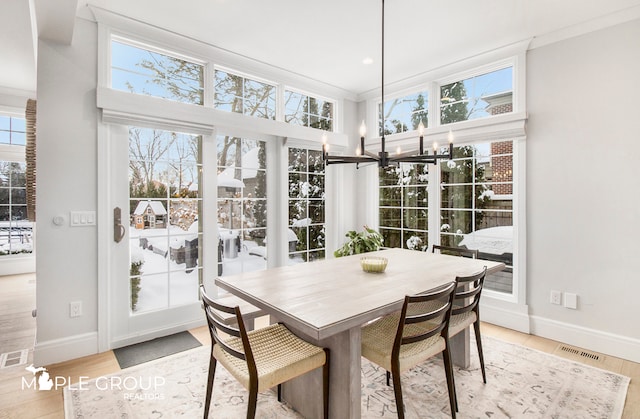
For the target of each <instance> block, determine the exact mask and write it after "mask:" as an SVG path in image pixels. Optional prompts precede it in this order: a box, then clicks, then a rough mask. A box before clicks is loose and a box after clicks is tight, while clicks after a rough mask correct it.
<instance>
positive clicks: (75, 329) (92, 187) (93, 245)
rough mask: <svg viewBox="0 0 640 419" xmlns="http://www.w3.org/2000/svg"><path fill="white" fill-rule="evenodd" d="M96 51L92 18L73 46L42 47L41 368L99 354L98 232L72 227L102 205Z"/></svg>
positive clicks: (39, 161) (39, 157) (37, 359)
mask: <svg viewBox="0 0 640 419" xmlns="http://www.w3.org/2000/svg"><path fill="white" fill-rule="evenodd" d="M96 46H97V26H96V25H95V24H94V23H89V22H87V21H84V20H77V23H76V29H75V35H74V39H73V43H72V45H70V46H65V45H60V44H56V43H54V42H50V41H42V40H41V41H40V42H39V45H38V54H39V57H38V90H37V91H38V110H37V112H38V146H37V147H38V148H37V163H36V164H37V168H38V192H37V194H38V195H37V204H36V205H37V207H36V211H37V214H38V221H37V228H38V240H37V243H36V249H37V255H38V256H37V261H36V270H37V275H38V282H37V291H36V295H37V299H36V300H37V308H38V317H37V323H38V330H37V345H36V350H35V360H34V362H35V363H36V364H37V365H43V364H46V363H48V362H51V361H52V360H61V359H70V358H73V357H75V356H79V355H85V354H87V353H95V352H97V340H96V338H97V336H96V335H97V333H96V331H97V324H98V312H97V298H98V292H97V290H98V286H97V230H96V228H95V227H69V211H72V210H82V211H95V210H96V205H97V196H96V185H97V172H96V163H97V162H96V138H97V131H96V130H97V117H98V113H97V108H96V83H97V68H96V67H97V58H96V57H97V54H96ZM58 215H60V216H63V217H64V218H65V224H64V225H63V226H60V227H58V226H55V225H54V224H53V222H52V219H53V217H54V216H58ZM71 301H82V304H83V315H82V316H81V317H76V318H70V317H69V302H71ZM62 348H64V349H62ZM61 350H64V352H63V353H58V354H57V356H58V358H57V359H52V354H56V352H60V351H61ZM74 351H75V353H74Z"/></svg>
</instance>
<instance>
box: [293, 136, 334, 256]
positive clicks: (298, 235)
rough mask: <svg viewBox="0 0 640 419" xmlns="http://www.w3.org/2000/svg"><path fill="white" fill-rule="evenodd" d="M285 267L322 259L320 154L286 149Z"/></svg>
mask: <svg viewBox="0 0 640 419" xmlns="http://www.w3.org/2000/svg"><path fill="white" fill-rule="evenodd" d="M287 171H288V174H289V229H288V234H287V238H288V241H289V260H288V263H289V264H295V263H300V262H308V261H314V260H318V259H324V257H325V205H324V203H325V174H324V164H323V161H322V152H321V151H318V150H308V149H305V148H289V164H288V169H287Z"/></svg>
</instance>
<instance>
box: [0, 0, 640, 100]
mask: <svg viewBox="0 0 640 419" xmlns="http://www.w3.org/2000/svg"><path fill="white" fill-rule="evenodd" d="M30 3H32V4H33V5H34V9H35V10H33V13H31V12H32V11H31V10H30V8H29V5H30ZM87 3H88V4H90V5H93V6H97V7H100V8H103V9H107V10H111V11H113V12H116V13H118V14H122V15H125V16H130V17H133V18H134V19H137V20H140V21H143V22H147V23H151V24H153V25H156V26H159V27H163V28H167V29H169V30H171V31H174V32H177V33H180V34H184V35H186V36H189V37H191V38H195V39H198V40H202V41H204V42H207V43H209V44H212V45H215V46H217V47H220V48H223V49H226V50H229V51H232V52H235V53H237V54H240V55H243V56H247V57H251V58H254V59H256V60H258V61H261V62H264V63H267V64H270V65H273V66H275V67H279V68H283V69H287V70H289V71H293V72H295V73H298V74H301V75H304V76H306V77H310V78H312V79H315V80H318V81H321V82H324V83H328V84H330V85H332V86H335V87H338V88H341V89H344V90H346V91H349V92H351V93H354V94H359V93H363V92H366V91H368V90H371V89H374V88H377V87H379V85H380V57H381V54H380V45H381V39H380V38H381V30H380V26H381V22H380V20H381V1H380V0H348V1H347V0H323V1H300V0H271V1H263V0H262V1H261V0H181V1H175V0H136V1H131V0H56V1H55V2H53V1H51V0H2V1H1V2H0V57H2V66H1V67H0V88H2V87H4V88H13V89H20V90H25V91H35V89H36V81H35V80H36V71H35V58H34V51H33V47H34V42H33V39H34V37H33V35H32V34H33V33H36V32H37V33H39V34H40V36H41V37H44V38H49V39H54V40H57V41H59V42H67V43H68V42H69V40H70V39H71V35H72V30H73V18H74V16H75V13H76V9H77V10H78V11H79V12H80V13H81V14H82V12H83V10H84V9H86V4H87ZM54 5H55V6H54ZM385 9H386V10H385V37H386V41H385V45H386V50H385V79H386V81H388V82H391V81H396V80H402V79H404V78H407V77H410V76H414V75H416V74H420V73H423V72H426V71H429V70H433V69H435V68H438V67H440V66H443V65H446V64H449V63H453V62H456V61H458V60H460V59H463V58H466V57H470V56H474V55H477V54H480V53H483V52H487V51H490V50H493V49H495V48H499V47H503V46H506V45H509V44H512V43H515V42H518V41H522V40H527V39H534V42H535V40H536V39H554V37H555V38H560V37H562V36H566V35H563V34H579V33H583V32H585V31H589V30H593V29H597V28H600V27H605V26H608V25H613V24H617V23H619V22H622V21H627V20H631V19H635V18H640V0H607V1H604V0H560V1H559V0H456V1H451V0H428V1H427V0H387V1H386V4H385ZM84 12H85V15H86V10H84ZM32 22H37V23H32ZM34 27H37V31H36V30H33V29H32V28H34ZM366 57H370V58H371V59H372V60H373V64H371V65H365V64H363V62H362V61H363V59H364V58H366Z"/></svg>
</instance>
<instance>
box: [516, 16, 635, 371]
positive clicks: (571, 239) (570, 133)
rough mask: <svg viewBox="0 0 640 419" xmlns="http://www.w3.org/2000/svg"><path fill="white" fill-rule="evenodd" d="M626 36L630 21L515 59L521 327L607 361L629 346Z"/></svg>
mask: <svg viewBox="0 0 640 419" xmlns="http://www.w3.org/2000/svg"><path fill="white" fill-rule="evenodd" d="M638 39H640V21H638V20H636V21H633V22H630V23H626V24H622V25H619V26H615V27H612V28H608V29H604V30H601V31H598V32H594V33H591V34H587V35H583V36H580V37H578V38H573V39H569V40H566V41H562V42H558V43H555V44H551V45H547V46H544V47H541V48H538V49H535V50H532V51H530V52H529V53H528V56H527V110H528V114H529V120H528V123H527V179H528V181H527V191H528V192H527V214H528V219H527V237H528V251H527V266H528V270H527V281H528V304H529V307H530V314H531V315H532V328H531V330H532V333H534V334H538V335H543V336H547V337H552V338H555V339H561V340H563V341H565V342H568V343H573V344H576V345H581V346H583V347H586V348H590V349H593V350H600V351H603V352H609V353H611V351H612V349H615V348H612V346H616V345H617V346H621V345H622V346H624V345H630V346H634V345H635V347H636V351H637V348H638V347H640V346H639V345H640V327H638V325H637V319H638V318H640V306H639V305H638V304H637V298H638V297H637V296H638V295H639V294H640V275H639V274H638V263H637V261H638V258H639V256H638V250H640V245H639V242H638V239H639V238H640V141H639V140H638V138H639V135H640V134H639V133H640V118H639V117H638V109H639V104H638V100H639V97H640V48H638ZM551 290H559V291H563V292H570V293H576V294H578V309H577V310H570V309H567V308H564V307H562V306H558V305H551V304H550V303H549V297H550V296H549V294H550V291H551ZM622 351H624V350H622ZM620 352H621V350H620V349H618V352H617V354H618V355H619V356H620V355H624V354H621V353H620ZM633 356H634V357H635V358H638V357H640V351H637V352H636V353H635V354H633ZM636 360H637V359H636Z"/></svg>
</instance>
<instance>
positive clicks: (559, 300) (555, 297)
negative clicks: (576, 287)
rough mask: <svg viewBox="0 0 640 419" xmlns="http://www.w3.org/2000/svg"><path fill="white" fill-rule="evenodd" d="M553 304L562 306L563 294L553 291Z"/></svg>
mask: <svg viewBox="0 0 640 419" xmlns="http://www.w3.org/2000/svg"><path fill="white" fill-rule="evenodd" d="M551 304H562V292H560V291H554V290H551Z"/></svg>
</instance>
